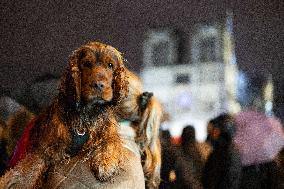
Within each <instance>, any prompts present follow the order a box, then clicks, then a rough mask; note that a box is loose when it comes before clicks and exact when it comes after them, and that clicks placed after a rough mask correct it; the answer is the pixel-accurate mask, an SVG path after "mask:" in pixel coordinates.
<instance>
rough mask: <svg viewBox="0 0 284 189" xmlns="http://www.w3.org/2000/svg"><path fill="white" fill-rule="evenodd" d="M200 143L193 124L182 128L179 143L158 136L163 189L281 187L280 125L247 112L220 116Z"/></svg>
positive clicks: (165, 135)
mask: <svg viewBox="0 0 284 189" xmlns="http://www.w3.org/2000/svg"><path fill="white" fill-rule="evenodd" d="M207 133H208V135H207V138H206V141H204V142H198V141H197V140H196V138H195V129H194V127H193V126H192V125H187V126H185V127H184V129H183V131H182V135H181V143H180V144H178V145H177V144H173V143H172V142H171V136H170V133H169V131H168V130H164V131H161V144H162V169H161V179H162V182H161V185H160V188H161V189H166V188H186V189H202V188H204V189H246V188H247V189H270V188H271V189H278V188H279V189H280V188H282V189H283V188H284V163H283V161H284V159H283V158H284V156H283V154H284V148H283V147H284V133H283V127H282V125H281V123H280V121H279V120H278V119H276V118H273V117H267V116H266V115H265V114H264V113H262V112H258V111H254V110H248V111H243V112H240V113H238V114H237V115H230V114H227V113H224V114H221V115H219V116H217V117H216V118H214V119H212V120H210V121H209V122H208V125H207Z"/></svg>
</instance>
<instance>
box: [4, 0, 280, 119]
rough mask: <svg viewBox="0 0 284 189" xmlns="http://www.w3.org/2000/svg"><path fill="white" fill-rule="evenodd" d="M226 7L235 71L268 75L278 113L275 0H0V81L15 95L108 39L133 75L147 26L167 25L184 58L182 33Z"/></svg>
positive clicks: (259, 80)
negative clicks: (81, 50) (90, 45)
mask: <svg viewBox="0 0 284 189" xmlns="http://www.w3.org/2000/svg"><path fill="white" fill-rule="evenodd" d="M226 10H231V11H232V12H233V15H234V17H233V20H234V35H235V36H234V37H235V43H236V55H237V63H238V65H239V68H240V69H241V70H243V71H244V72H247V73H248V75H249V77H251V78H252V81H253V83H254V84H255V85H256V86H261V85H262V84H263V82H264V81H265V80H266V78H267V77H268V75H269V74H272V77H273V81H274V85H275V86H274V87H275V88H274V89H275V90H274V92H275V97H274V99H275V100H274V105H275V112H276V113H277V115H278V116H282V119H283V116H284V115H281V114H282V112H284V82H283V81H284V76H283V74H282V72H283V65H284V64H283V62H284V57H283V44H284V40H283V32H284V24H283V23H284V14H283V13H284V3H283V1H280V0H279V1H259V0H255V1H253V0H248V1H241V0H239V1H224V0H223V1H222V0H201V1H200V0H192V1H189V0H188V1H185V0H176V1H170V0H156V1H153V0H131V1H130V0H129V1H127V0H97V1H92V0H85V1H81V0H80V1H79V0H22V1H18V0H2V1H1V2H0V11H1V12H0V56H1V57H0V61H1V62H0V64H1V66H0V85H1V89H2V91H6V92H9V93H10V94H12V95H13V94H15V93H16V91H21V89H22V88H24V87H26V86H27V85H30V84H31V83H32V82H33V81H34V79H35V78H37V77H39V76H41V75H44V74H46V73H48V74H49V73H51V74H55V75H57V76H59V75H60V74H61V73H62V71H63V69H64V68H65V66H66V63H67V60H68V56H69V54H70V53H71V52H72V51H73V50H74V49H76V48H78V47H79V46H80V45H82V44H84V43H86V42H88V41H94V40H95V41H101V42H104V43H108V44H111V45H112V46H114V47H116V48H118V50H120V51H121V52H123V53H124V56H125V58H126V59H127V60H128V67H130V68H131V69H132V70H134V71H136V72H137V73H139V71H140V70H141V68H142V66H143V62H142V56H143V53H142V45H143V41H144V39H145V33H146V32H147V31H148V29H150V28H160V27H165V28H174V29H177V30H178V31H180V34H181V36H182V41H183V47H184V48H183V49H184V52H181V53H183V58H182V60H181V61H182V62H184V63H187V62H189V60H190V57H189V55H188V53H187V52H190V51H189V50H188V49H189V48H190V43H189V41H190V37H191V36H190V35H191V34H192V31H193V29H194V26H195V25H196V24H198V23H204V22H214V21H218V20H222V19H224V18H225V16H226Z"/></svg>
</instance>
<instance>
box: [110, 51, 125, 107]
mask: <svg viewBox="0 0 284 189" xmlns="http://www.w3.org/2000/svg"><path fill="white" fill-rule="evenodd" d="M117 58H118V59H117V61H118V67H117V68H116V69H115V71H114V75H113V77H114V80H113V89H114V100H113V102H116V103H120V102H121V100H122V99H124V98H126V97H127V96H128V80H127V72H128V70H127V68H125V66H124V63H123V59H122V56H121V54H120V52H118V51H117Z"/></svg>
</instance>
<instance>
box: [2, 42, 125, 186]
mask: <svg viewBox="0 0 284 189" xmlns="http://www.w3.org/2000/svg"><path fill="white" fill-rule="evenodd" d="M126 77H127V76H126V68H125V67H124V64H123V59H122V56H121V54H120V52H118V51H117V50H116V49H115V48H113V47H111V46H109V45H105V44H102V43H98V42H90V43H88V44H86V45H83V46H81V47H80V48H79V49H77V50H75V51H74V52H73V53H72V55H71V56H70V59H69V65H68V67H67V69H66V71H65V74H64V75H63V77H62V78H61V85H60V88H59V95H58V96H57V97H56V98H55V99H54V101H53V103H52V104H51V105H50V106H49V107H48V108H47V109H46V110H45V111H44V112H42V113H41V114H40V115H39V116H38V118H37V120H36V122H35V126H34V127H33V128H32V130H31V132H30V139H29V140H30V145H29V147H28V151H27V156H26V158H24V159H23V160H22V161H20V162H19V163H18V164H17V166H16V167H15V168H14V169H12V170H10V171H8V172H7V173H6V175H5V176H4V177H2V179H1V180H0V186H1V187H2V186H7V185H8V184H7V183H9V182H10V181H9V180H11V178H12V177H13V176H15V175H16V176H17V177H20V178H21V180H24V179H25V178H29V179H30V180H31V182H30V183H36V185H40V183H41V182H40V180H42V179H43V175H44V173H46V171H48V167H50V166H54V165H56V164H57V163H62V162H64V161H65V160H67V161H68V158H70V156H72V155H76V154H79V153H80V154H85V155H84V157H85V158H86V159H87V160H88V161H89V162H90V165H89V166H90V169H91V170H92V171H93V173H94V176H95V177H96V178H97V179H98V180H100V181H108V180H111V178H112V177H113V176H114V175H116V174H119V172H120V171H121V169H120V167H121V165H122V164H123V163H125V161H126V160H127V157H124V154H127V153H125V149H124V148H123V145H122V141H121V139H120V136H119V134H118V131H117V126H118V123H117V121H116V113H117V111H118V107H119V105H120V103H121V101H122V100H123V99H124V98H126V96H127V94H128V82H127V79H126ZM84 134H85V135H88V140H87V141H86V142H85V143H84V144H82V146H79V147H77V148H72V145H73V141H72V136H74V135H80V136H81V135H84ZM74 149H75V150H74ZM33 159H35V160H34V162H35V163H36V162H39V165H38V166H37V165H35V164H33V167H37V168H35V169H34V168H32V167H31V168H29V166H30V163H28V162H30V161H29V160H33ZM34 171H36V172H34ZM19 175H20V176H19ZM31 177H32V179H31Z"/></svg>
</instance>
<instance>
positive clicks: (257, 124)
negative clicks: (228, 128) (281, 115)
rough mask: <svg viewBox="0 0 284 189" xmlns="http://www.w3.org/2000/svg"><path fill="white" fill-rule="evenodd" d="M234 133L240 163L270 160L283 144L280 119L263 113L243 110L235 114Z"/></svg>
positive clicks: (283, 133) (246, 164) (283, 134)
mask: <svg viewBox="0 0 284 189" xmlns="http://www.w3.org/2000/svg"><path fill="white" fill-rule="evenodd" d="M235 121H236V134H235V136H234V139H233V142H234V144H235V145H236V147H237V149H238V150H239V153H240V156H241V162H242V165H244V166H248V165H253V164H260V163H264V162H269V161H272V160H273V159H274V158H275V157H276V156H277V154H278V153H279V151H280V150H281V149H282V148H283V146H284V132H283V128H282V125H281V123H280V121H279V120H278V119H277V118H274V117H267V116H266V115H265V114H264V113H261V112H256V111H244V112H240V113H239V114H237V115H236V116H235Z"/></svg>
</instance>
